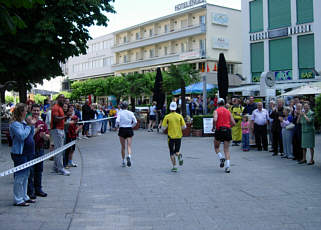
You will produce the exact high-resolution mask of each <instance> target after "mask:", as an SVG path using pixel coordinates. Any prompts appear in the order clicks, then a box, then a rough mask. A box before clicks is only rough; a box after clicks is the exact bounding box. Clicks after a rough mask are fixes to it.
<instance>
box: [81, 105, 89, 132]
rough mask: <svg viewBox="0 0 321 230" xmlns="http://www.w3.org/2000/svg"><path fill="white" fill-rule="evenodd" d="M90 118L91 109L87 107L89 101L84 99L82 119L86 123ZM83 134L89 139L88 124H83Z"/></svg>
mask: <svg viewBox="0 0 321 230" xmlns="http://www.w3.org/2000/svg"><path fill="white" fill-rule="evenodd" d="M90 116H91V108H90V106H89V100H88V99H86V101H85V104H84V105H83V106H82V119H83V121H88V120H90ZM83 132H84V133H83V134H84V137H85V138H87V137H90V136H89V123H85V124H84V127H83Z"/></svg>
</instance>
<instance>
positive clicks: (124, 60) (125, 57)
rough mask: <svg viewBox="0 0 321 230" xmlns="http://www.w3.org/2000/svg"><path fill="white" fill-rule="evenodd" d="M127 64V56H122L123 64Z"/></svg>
mask: <svg viewBox="0 0 321 230" xmlns="http://www.w3.org/2000/svg"><path fill="white" fill-rule="evenodd" d="M127 62H128V58H127V55H124V57H123V63H127Z"/></svg>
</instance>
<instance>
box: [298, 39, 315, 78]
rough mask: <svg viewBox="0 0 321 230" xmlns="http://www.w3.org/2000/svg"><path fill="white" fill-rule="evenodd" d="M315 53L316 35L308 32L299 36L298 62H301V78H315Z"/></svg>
mask: <svg viewBox="0 0 321 230" xmlns="http://www.w3.org/2000/svg"><path fill="white" fill-rule="evenodd" d="M314 58H315V54H314V35H313V34H308V35H303V36H298V59H299V60H298V63H299V74H300V75H299V78H300V79H309V78H314V77H315V76H314V72H312V69H314V68H315V60H314Z"/></svg>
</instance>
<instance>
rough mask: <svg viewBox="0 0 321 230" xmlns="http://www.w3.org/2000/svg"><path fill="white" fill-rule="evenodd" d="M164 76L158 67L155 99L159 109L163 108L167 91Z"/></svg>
mask: <svg viewBox="0 0 321 230" xmlns="http://www.w3.org/2000/svg"><path fill="white" fill-rule="evenodd" d="M162 84H163V76H162V72H161V69H160V68H159V67H158V68H157V69H156V78H155V85H154V90H153V92H154V95H153V101H156V103H157V104H156V107H157V110H161V109H162V108H163V106H164V103H165V93H164V92H163V87H162Z"/></svg>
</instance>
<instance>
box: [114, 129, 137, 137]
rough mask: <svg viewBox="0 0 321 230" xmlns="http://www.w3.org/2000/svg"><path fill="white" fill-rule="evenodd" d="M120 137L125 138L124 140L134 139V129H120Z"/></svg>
mask: <svg viewBox="0 0 321 230" xmlns="http://www.w3.org/2000/svg"><path fill="white" fill-rule="evenodd" d="M118 136H120V137H123V138H125V139H126V138H129V137H132V136H134V131H133V128H131V127H128V128H127V127H126V128H125V127H120V128H119V131H118Z"/></svg>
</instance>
